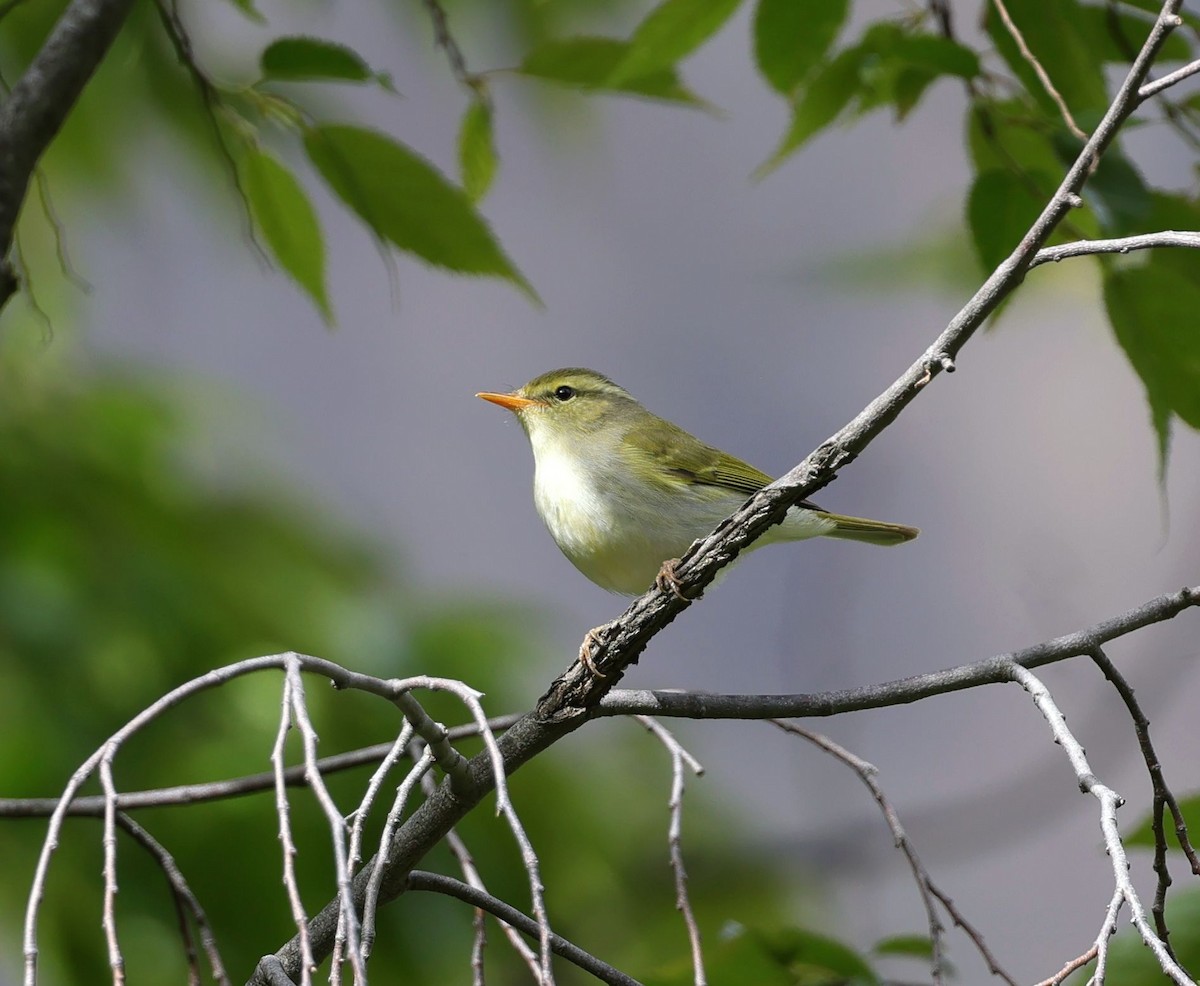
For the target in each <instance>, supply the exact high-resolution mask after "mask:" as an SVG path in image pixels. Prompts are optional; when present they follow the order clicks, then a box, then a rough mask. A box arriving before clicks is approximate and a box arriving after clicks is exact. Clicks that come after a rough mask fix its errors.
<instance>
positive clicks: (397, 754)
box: [317, 720, 413, 986]
mask: <svg viewBox="0 0 1200 986" xmlns="http://www.w3.org/2000/svg"><path fill="white" fill-rule="evenodd" d="M412 736H413V728H412V723H410V722H408V721H407V720H406V721H405V723H404V725H403V726H402V727H401V729H400V735H399V736H397V737H396V739H395V741H394V742H393V743H392V745H391V749H389V750H388V752H387V755H386V756H385V757H384V758H383V760H382V761H381V762H380V764H379V766H378V767H377V768H376V770H375V772H374V773H373V774H372V775H371V779H370V781H369V782H368V783H367V788H366V791H364V792H363V796H362V800H361V801H360V802H359V803H358V807H357V808H355V809H354V811H353V812H351V814H350V816H348V818H347V821H349V819H350V818H353V819H354V822H353V825H352V826H351V828H350V851H349V858H348V863H347V868H348V872H349V873H350V875H351V876H353V875H354V873H355V872H356V871H357V869H358V865H359V864H360V863H361V862H362V834H363V828H364V826H365V825H366V822H367V815H369V814H370V812H371V806H372V805H373V804H374V803H375V799H376V798H377V797H378V795H379V789H380V788H381V787H382V786H383V781H384V778H385V777H387V775H388V773H389V772H390V771H391V769H392V767H394V766H395V765H396V763H397V762H399V760H400V759H401V758H402V757H404V756H405V755H406V753H407V752H408V744H409V741H410V740H411V739H412ZM317 764H318V773H319V772H320V770H319V766H320V761H317ZM346 944H347V928H346V919H345V916H344V915H343V917H341V918H339V920H338V931H337V938H336V940H335V941H334V946H333V955H332V957H331V962H330V970H329V978H330V983H331V986H338V983H340V982H341V975H342V973H341V966H342V961H343V959H344V957H345V954H346Z"/></svg>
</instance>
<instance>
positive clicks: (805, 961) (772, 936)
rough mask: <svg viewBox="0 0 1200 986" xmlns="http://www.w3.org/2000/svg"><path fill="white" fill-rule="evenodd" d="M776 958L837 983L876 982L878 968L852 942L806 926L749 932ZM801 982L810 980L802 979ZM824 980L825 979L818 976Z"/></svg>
mask: <svg viewBox="0 0 1200 986" xmlns="http://www.w3.org/2000/svg"><path fill="white" fill-rule="evenodd" d="M749 933H750V934H751V935H753V936H754V938H755V939H756V940H757V941H758V943H759V944H760V945H761V946H762V947H763V948H764V949H765V950H766V951H767V953H768V954H770V955H773V956H774V957H775V959H776V961H778V962H780V963H781V964H783V965H785V966H787V968H789V969H791V970H792V971H793V972H795V973H797V974H798V976H797V978H800V976H801V975H807V976H809V977H815V976H816V975H818V974H819V975H821V976H822V977H827V978H828V979H830V980H832V981H834V982H839V983H841V982H846V983H854V984H859V983H861V984H868V983H870V984H874V983H878V982H879V977H878V976H876V974H875V970H874V969H872V968H871V966H870V965H868V964H867V962H866V960H864V959H863V958H862V956H861V955H859V954H858V953H857V952H856V951H854V949H852V948H851V947H850V946H849V945H845V944H843V943H842V942H840V941H838V940H837V939H836V938H830V937H828V936H827V935H820V934H817V933H816V932H815V931H809V930H807V929H805V928H779V929H772V930H769V931H768V930H755V931H751V932H749ZM801 981H808V980H806V979H801ZM816 981H817V982H823V981H825V979H824V978H821V979H816Z"/></svg>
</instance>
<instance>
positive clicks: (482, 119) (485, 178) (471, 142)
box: [458, 99, 498, 202]
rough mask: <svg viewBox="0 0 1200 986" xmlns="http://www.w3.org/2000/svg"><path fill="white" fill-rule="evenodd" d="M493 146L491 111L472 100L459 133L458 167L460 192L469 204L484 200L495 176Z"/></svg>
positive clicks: (494, 150)
mask: <svg viewBox="0 0 1200 986" xmlns="http://www.w3.org/2000/svg"><path fill="white" fill-rule="evenodd" d="M497 163H498V162H497V158H496V144H495V141H494V140H493V137H492V108H491V107H490V106H489V105H488V104H487V103H485V102H484V101H483V100H482V99H474V100H472V101H471V105H470V106H468V107H467V111H466V113H464V114H463V119H462V126H461V127H460V129H459V131H458V165H459V169H460V170H461V171H462V183H463V190H464V191H465V192H466V193H467V195H468V197H469V198H470V199H471V201H472V202H478V201H479V200H480V199H481V198H483V197H484V196H485V195H486V194H487V191H488V189H489V188H490V187H491V185H492V179H493V178H494V177H495V176H496V165H497Z"/></svg>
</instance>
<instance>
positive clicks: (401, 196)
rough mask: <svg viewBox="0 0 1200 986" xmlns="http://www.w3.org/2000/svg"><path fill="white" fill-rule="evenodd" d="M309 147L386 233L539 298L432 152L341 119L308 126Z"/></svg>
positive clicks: (440, 260)
mask: <svg viewBox="0 0 1200 986" xmlns="http://www.w3.org/2000/svg"><path fill="white" fill-rule="evenodd" d="M304 147H305V149H306V150H307V151H308V156H309V159H310V160H311V161H312V163H313V165H314V166H315V167H316V169H317V170H318V171H319V172H320V173H321V176H322V177H323V178H324V179H325V181H326V182H327V183H328V185H329V187H330V188H332V189H333V191H334V192H335V193H337V195H338V197H339V198H340V199H341V200H342V201H343V202H345V203H346V204H347V205H348V206H350V208H351V209H353V210H354V211H355V212H357V213H358V215H359V216H360V217H361V218H362V220H363V221H364V222H365V223H366V224H367V225H368V226H370V227H371V229H372V230H373V231H374V232H375V233H376V234H377V235H378V236H379V237H380V238H382V239H384V240H387V241H388V242H389V243H393V244H395V245H396V246H398V247H399V248H400V249H401V250H406V251H408V252H409V253H413V254H416V255H417V256H418V257H421V258H422V259H424V260H426V261H428V262H429V263H431V264H435V265H437V266H439V267H445V268H446V269H448V270H453V271H458V272H459V273H463V274H491V275H495V276H497V277H503V278H505V279H507V280H509V281H512V282H513V283H514V284H515V285H517V287H519V288H520V289H521V290H522V291H524V292H525V293H526V294H527V295H529V296H530V298H532V299H533V300H534V301H538V297H537V293H536V292H535V291H534V290H533V288H532V287H531V286H530V284H529V282H528V281H526V280H525V278H524V277H523V276H522V275H521V273H520V272H519V271H518V270H517V268H516V267H515V266H514V265H513V263H512V261H511V260H509V259H508V257H507V256H506V255H505V253H504V251H503V250H502V249H501V248H500V244H499V243H498V242H497V241H496V239H495V237H494V236H493V235H492V231H491V229H489V228H488V224H487V222H486V221H485V220H484V219H483V217H482V216H481V215H480V214H479V213H478V212H477V211H476V210H475V206H474V205H472V204H471V200H470V199H469V198H468V197H467V195H466V193H464V192H463V190H462V189H460V188H458V187H456V186H455V185H452V184H451V183H450V182H448V181H447V180H446V179H445V178H444V177H443V176H442V175H441V173H439V172H438V170H437V169H436V168H434V167H433V165H431V164H430V163H429V162H428V161H426V160H425V159H424V158H422V157H420V156H419V155H417V154H415V153H414V152H413V151H411V150H409V149H408V148H407V147H404V146H403V145H402V144H398V143H397V142H396V141H394V140H392V138H391V137H389V136H387V135H386V134H382V133H379V132H378V131H376V130H367V129H364V128H362V127H353V126H345V125H340V124H338V125H326V126H320V127H313V128H311V129H309V130H307V131H306V132H305V134H304Z"/></svg>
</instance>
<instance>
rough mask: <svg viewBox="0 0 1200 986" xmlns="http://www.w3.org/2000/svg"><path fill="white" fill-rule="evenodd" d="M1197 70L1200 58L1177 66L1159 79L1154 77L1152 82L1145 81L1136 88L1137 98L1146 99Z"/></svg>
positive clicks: (1190, 75) (1199, 65)
mask: <svg viewBox="0 0 1200 986" xmlns="http://www.w3.org/2000/svg"><path fill="white" fill-rule="evenodd" d="M1197 72H1200V59H1197V60H1196V61H1194V62H1188V63H1187V64H1186V65H1184V66H1183V67H1182V68H1177V69H1176V70H1175V71H1174V72H1168V73H1167V74H1166V75H1164V76H1163V77H1162V78H1161V79H1155V80H1154V81H1153V82H1147V83H1146V84H1145V85H1144V86H1142V87H1141V88H1140V89H1139V90H1138V99H1140V100H1147V99H1149V98H1150V97H1151V96H1154V95H1157V94H1158V93H1160V92H1162V91H1163V90H1164V89H1170V88H1171V86H1173V85H1175V84H1176V83H1179V82H1182V81H1183V80H1184V79H1190V78H1191V77H1192V76H1193V75H1195V74H1196V73H1197Z"/></svg>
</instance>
